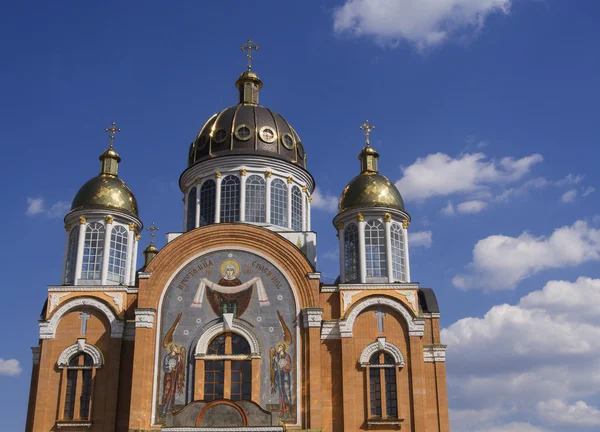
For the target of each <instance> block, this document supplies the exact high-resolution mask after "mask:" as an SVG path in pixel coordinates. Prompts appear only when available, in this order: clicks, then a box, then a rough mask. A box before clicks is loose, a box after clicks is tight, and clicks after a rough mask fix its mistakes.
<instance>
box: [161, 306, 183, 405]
mask: <svg viewBox="0 0 600 432" xmlns="http://www.w3.org/2000/svg"><path fill="white" fill-rule="evenodd" d="M180 320H181V313H180V314H179V315H177V318H175V321H174V322H173V325H172V326H171V328H170V329H169V331H168V332H167V334H166V335H165V338H164V339H163V347H164V348H166V349H167V355H166V356H165V358H164V360H163V372H164V378H163V389H162V399H161V405H162V415H165V414H166V413H167V412H168V411H173V408H174V406H175V398H176V396H177V395H179V394H182V393H183V391H184V388H185V387H184V383H185V359H186V350H185V348H184V347H182V346H181V345H179V344H178V343H175V342H173V333H174V332H175V329H176V328H177V326H178V325H179V321H180Z"/></svg>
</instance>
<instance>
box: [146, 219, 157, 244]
mask: <svg viewBox="0 0 600 432" xmlns="http://www.w3.org/2000/svg"><path fill="white" fill-rule="evenodd" d="M146 229H147V230H148V231H150V244H154V235H155V234H156V233H155V231H158V230H159V229H160V228H159V227H157V226H156V225H154V222H152V225H150V226H149V227H148V228H146Z"/></svg>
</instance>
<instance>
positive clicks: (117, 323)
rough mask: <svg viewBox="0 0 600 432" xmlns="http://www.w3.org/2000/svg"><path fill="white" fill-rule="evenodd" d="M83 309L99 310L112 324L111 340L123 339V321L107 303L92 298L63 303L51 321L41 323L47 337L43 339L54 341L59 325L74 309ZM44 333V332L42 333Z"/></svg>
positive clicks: (75, 299) (79, 298)
mask: <svg viewBox="0 0 600 432" xmlns="http://www.w3.org/2000/svg"><path fill="white" fill-rule="evenodd" d="M81 307H91V308H94V309H96V310H99V311H100V312H102V313H103V314H104V316H106V318H107V319H108V322H109V323H110V337H111V338H119V339H120V338H122V337H123V330H124V327H125V325H124V323H123V321H121V320H119V319H118V318H117V315H116V314H115V313H114V311H113V310H112V309H111V308H110V307H109V306H107V305H106V304H105V303H103V302H101V301H100V300H97V299H94V298H90V297H75V298H73V299H70V300H67V301H66V302H65V303H63V304H62V305H61V306H60V307H59V308H58V309H57V310H56V311H55V312H54V314H53V315H52V318H50V320H49V321H46V322H42V323H40V328H41V330H43V334H44V336H45V337H42V334H40V337H41V339H54V338H55V336H56V329H57V328H58V323H59V322H60V320H61V319H62V317H63V316H65V315H66V314H67V313H68V312H70V311H71V310H73V309H76V308H81ZM41 333H42V332H41Z"/></svg>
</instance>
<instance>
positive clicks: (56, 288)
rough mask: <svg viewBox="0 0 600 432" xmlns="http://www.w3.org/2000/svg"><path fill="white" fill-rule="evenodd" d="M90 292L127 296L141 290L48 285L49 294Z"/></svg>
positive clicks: (126, 287) (114, 286) (128, 287)
mask: <svg viewBox="0 0 600 432" xmlns="http://www.w3.org/2000/svg"><path fill="white" fill-rule="evenodd" d="M71 291H73V292H88V291H98V292H104V291H115V292H125V293H127V294H137V293H138V291H139V288H136V287H130V286H125V285H48V292H71Z"/></svg>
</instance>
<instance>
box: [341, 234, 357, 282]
mask: <svg viewBox="0 0 600 432" xmlns="http://www.w3.org/2000/svg"><path fill="white" fill-rule="evenodd" d="M344 269H345V276H346V282H350V281H354V280H357V279H358V278H359V266H358V228H357V227H356V225H355V224H350V225H348V227H346V229H345V230H344Z"/></svg>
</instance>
